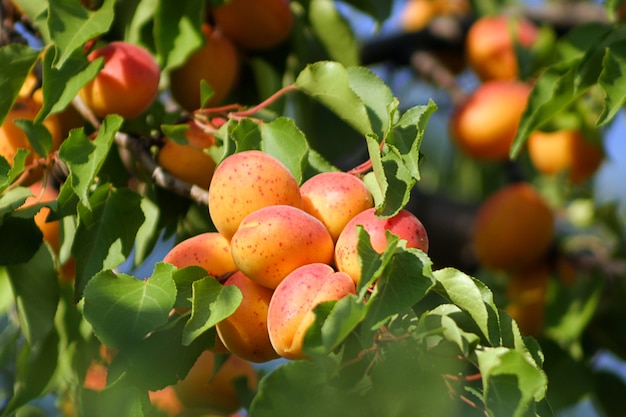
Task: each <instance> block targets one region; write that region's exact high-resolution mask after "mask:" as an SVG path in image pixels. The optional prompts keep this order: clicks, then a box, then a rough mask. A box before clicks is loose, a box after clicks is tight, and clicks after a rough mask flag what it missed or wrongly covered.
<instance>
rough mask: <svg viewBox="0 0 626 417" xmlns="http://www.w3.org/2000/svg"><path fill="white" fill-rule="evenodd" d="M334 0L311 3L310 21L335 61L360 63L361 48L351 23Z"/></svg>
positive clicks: (344, 63) (348, 64)
mask: <svg viewBox="0 0 626 417" xmlns="http://www.w3.org/2000/svg"><path fill="white" fill-rule="evenodd" d="M336 5H337V3H336V2H334V1H332V0H313V1H311V2H310V3H309V11H308V12H309V21H310V22H311V28H312V29H313V31H314V32H315V35H316V36H317V37H318V39H319V40H320V41H321V42H322V44H323V45H324V47H325V48H326V51H327V52H328V54H329V55H330V57H331V59H333V60H334V61H338V62H341V63H342V64H343V65H345V66H352V65H358V63H359V49H358V44H357V40H356V37H355V36H354V32H353V30H352V27H351V26H350V23H349V22H348V21H347V20H346V18H345V17H344V16H343V15H342V14H341V13H339V12H338V11H337V8H336Z"/></svg>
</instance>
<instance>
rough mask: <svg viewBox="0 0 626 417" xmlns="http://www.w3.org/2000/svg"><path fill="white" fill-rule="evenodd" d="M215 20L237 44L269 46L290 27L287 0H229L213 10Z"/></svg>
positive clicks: (287, 35)
mask: <svg viewBox="0 0 626 417" xmlns="http://www.w3.org/2000/svg"><path fill="white" fill-rule="evenodd" d="M213 18H214V19H215V24H216V25H217V27H219V28H220V29H221V30H222V32H223V33H224V34H225V35H226V36H227V37H229V38H230V39H232V40H233V41H234V42H235V43H236V44H238V45H239V46H241V47H243V48H246V49H270V48H273V47H275V46H277V45H278V44H280V43H282V42H284V41H285V40H286V39H287V38H288V37H289V35H290V34H291V30H292V28H293V20H294V19H293V14H292V13H291V9H290V7H289V0H232V1H230V2H228V3H225V4H224V5H222V6H220V7H217V8H215V9H214V10H213Z"/></svg>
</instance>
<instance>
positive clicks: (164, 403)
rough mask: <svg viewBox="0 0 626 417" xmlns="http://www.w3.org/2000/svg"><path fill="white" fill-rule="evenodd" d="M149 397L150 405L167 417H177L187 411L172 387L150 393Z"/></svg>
mask: <svg viewBox="0 0 626 417" xmlns="http://www.w3.org/2000/svg"><path fill="white" fill-rule="evenodd" d="M148 397H149V398H150V403H151V404H152V405H153V406H154V407H155V408H156V409H158V410H159V411H160V412H162V413H164V414H165V415H166V416H167V417H177V416H179V415H180V414H181V413H182V412H183V411H184V410H185V406H184V405H183V403H182V402H181V401H180V398H178V394H176V390H175V389H174V387H173V386H172V385H168V386H167V387H165V388H163V389H160V390H157V391H148Z"/></svg>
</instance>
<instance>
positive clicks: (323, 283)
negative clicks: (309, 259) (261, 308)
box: [267, 263, 356, 359]
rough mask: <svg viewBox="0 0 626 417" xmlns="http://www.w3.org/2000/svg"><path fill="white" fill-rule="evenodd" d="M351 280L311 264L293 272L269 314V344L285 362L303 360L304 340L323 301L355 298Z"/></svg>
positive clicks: (279, 289)
mask: <svg viewBox="0 0 626 417" xmlns="http://www.w3.org/2000/svg"><path fill="white" fill-rule="evenodd" d="M355 292H356V288H355V285H354V282H353V281H352V279H351V278H350V277H349V276H348V275H347V274H345V273H343V272H335V270H334V269H333V268H332V267H331V266H329V265H326V264H322V263H312V264H308V265H304V266H301V267H300V268H297V269H296V270H294V271H293V272H291V273H290V274H289V275H288V276H287V277H286V278H285V279H284V280H283V281H282V282H281V283H280V284H279V285H278V287H277V288H276V290H275V291H274V295H273V296H272V299H271V301H270V305H269V310H268V314H267V322H268V329H269V334H270V340H271V341H272V345H273V346H274V349H276V351H277V352H278V353H279V354H280V355H281V356H282V357H284V358H287V359H302V358H304V357H305V355H304V354H303V352H302V343H303V340H304V336H305V334H306V332H307V330H308V329H309V327H310V326H311V324H312V323H313V322H314V320H315V313H314V312H313V310H314V308H315V307H316V306H317V305H318V304H320V303H321V302H324V301H331V300H339V299H341V298H343V297H345V296H346V295H348V294H355Z"/></svg>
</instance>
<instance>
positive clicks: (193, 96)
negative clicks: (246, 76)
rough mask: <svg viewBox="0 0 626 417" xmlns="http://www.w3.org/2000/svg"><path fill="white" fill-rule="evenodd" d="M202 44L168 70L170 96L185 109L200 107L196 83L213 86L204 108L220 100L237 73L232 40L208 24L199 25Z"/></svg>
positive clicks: (236, 57)
mask: <svg viewBox="0 0 626 417" xmlns="http://www.w3.org/2000/svg"><path fill="white" fill-rule="evenodd" d="M202 33H203V35H204V45H203V46H202V48H201V49H199V50H197V51H196V52H194V53H192V54H191V55H190V56H189V58H187V61H186V62H185V63H184V64H183V65H182V66H181V67H178V68H176V69H174V70H172V72H171V73H170V89H171V92H172V97H174V100H176V101H177V102H178V104H180V105H181V106H182V107H183V108H184V109H185V110H187V111H189V112H192V111H194V110H197V109H199V108H200V106H201V104H202V103H201V102H200V99H201V95H200V82H201V81H202V80H204V81H205V82H206V83H207V84H209V86H211V88H212V89H213V95H212V96H211V98H210V99H209V101H208V103H206V105H207V106H208V107H211V106H214V105H216V104H219V103H221V102H222V101H223V100H224V98H225V97H226V96H227V95H228V93H230V91H231V90H232V89H233V88H234V86H235V83H236V82H237V78H238V75H239V56H238V53H237V48H236V47H235V45H234V44H233V43H232V41H231V40H230V39H229V38H227V37H226V36H224V35H223V34H222V32H221V31H220V30H216V29H214V28H213V27H212V26H210V25H208V24H204V25H203V26H202Z"/></svg>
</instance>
